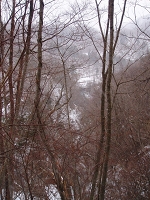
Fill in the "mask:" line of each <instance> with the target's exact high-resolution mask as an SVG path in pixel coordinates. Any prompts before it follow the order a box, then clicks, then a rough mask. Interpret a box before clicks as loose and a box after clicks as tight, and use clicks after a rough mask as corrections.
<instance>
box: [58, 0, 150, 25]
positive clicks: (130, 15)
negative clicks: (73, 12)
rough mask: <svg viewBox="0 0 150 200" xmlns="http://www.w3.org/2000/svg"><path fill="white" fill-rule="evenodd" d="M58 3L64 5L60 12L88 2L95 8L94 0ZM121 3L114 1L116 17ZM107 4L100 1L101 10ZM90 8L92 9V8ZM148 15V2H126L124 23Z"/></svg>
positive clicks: (120, 8) (149, 9)
mask: <svg viewBox="0 0 150 200" xmlns="http://www.w3.org/2000/svg"><path fill="white" fill-rule="evenodd" d="M58 1H60V2H61V3H63V4H62V5H64V6H62V5H61V7H60V8H59V9H60V11H64V10H68V9H69V5H71V4H74V3H78V4H82V3H83V2H85V3H88V2H90V3H91V5H92V4H93V8H94V7H95V0H58ZM99 1H100V0H99ZM99 1H98V2H99ZM123 2H124V0H115V13H116V14H117V15H118V16H119V15H121V12H122V8H123ZM107 3H108V0H102V3H101V8H103V7H105V8H107ZM90 7H91V9H92V6H90ZM148 14H149V15H150V0H127V6H126V14H125V17H124V22H125V23H129V22H130V21H131V19H132V20H135V16H136V18H139V17H144V16H146V15H148ZM103 16H105V15H103ZM106 16H107V13H106Z"/></svg>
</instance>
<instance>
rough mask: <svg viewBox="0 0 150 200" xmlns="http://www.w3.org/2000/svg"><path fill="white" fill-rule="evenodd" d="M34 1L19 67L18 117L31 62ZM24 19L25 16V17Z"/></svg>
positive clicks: (16, 113) (16, 115)
mask: <svg viewBox="0 0 150 200" xmlns="http://www.w3.org/2000/svg"><path fill="white" fill-rule="evenodd" d="M33 3H34V1H33V0H32V1H30V3H29V4H30V11H29V18H28V29H27V38H26V41H25V43H24V49H23V51H22V55H21V59H20V68H19V75H18V80H17V94H16V107H15V117H16V119H17V117H18V114H19V109H20V102H21V97H22V93H23V88H24V83H25V75H26V71H27V66H28V62H29V54H30V41H31V33H32V29H31V28H32V19H33V13H34V8H33ZM27 5H28V2H26V6H25V14H26V10H27ZM23 20H24V18H23Z"/></svg>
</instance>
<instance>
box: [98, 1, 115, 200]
mask: <svg viewBox="0 0 150 200" xmlns="http://www.w3.org/2000/svg"><path fill="white" fill-rule="evenodd" d="M108 6H109V8H108V9H109V21H110V42H109V64H108V77H107V89H106V93H107V133H106V134H107V136H106V144H105V152H104V154H105V159H104V164H103V173H102V180H101V189H100V196H99V200H104V195H105V188H106V178H107V171H108V161H109V154H110V144H111V113H112V109H111V80H112V67H113V53H114V51H113V41H114V22H113V18H114V0H109V5H108Z"/></svg>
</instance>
